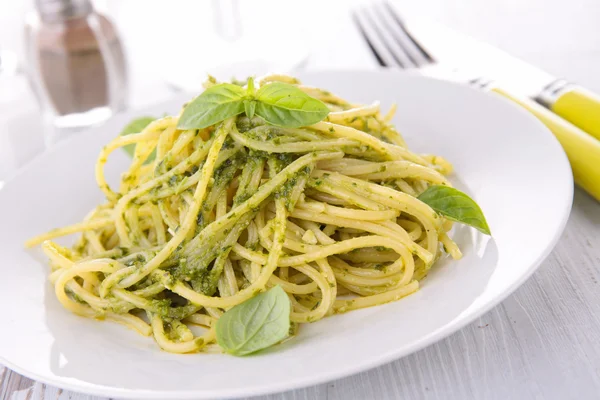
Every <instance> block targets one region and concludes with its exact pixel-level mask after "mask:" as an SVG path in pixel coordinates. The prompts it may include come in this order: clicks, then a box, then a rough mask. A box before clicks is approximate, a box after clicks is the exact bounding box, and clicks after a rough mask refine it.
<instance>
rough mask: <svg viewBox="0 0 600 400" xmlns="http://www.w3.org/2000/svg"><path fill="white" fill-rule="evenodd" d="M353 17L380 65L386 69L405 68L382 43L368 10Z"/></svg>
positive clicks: (360, 10)
mask: <svg viewBox="0 0 600 400" xmlns="http://www.w3.org/2000/svg"><path fill="white" fill-rule="evenodd" d="M352 17H353V19H354V22H355V23H356V25H357V27H358V29H359V30H360V32H361V34H362V36H363V38H364V39H365V41H366V42H367V44H368V45H369V47H370V48H371V51H372V52H373V54H374V55H375V57H376V58H377V61H379V63H380V64H381V65H382V66H384V67H400V68H403V66H402V65H401V64H400V63H399V62H398V61H397V60H396V58H395V57H394V56H393V55H392V53H391V52H390V50H389V49H388V47H387V46H386V45H385V42H383V41H382V39H381V37H380V36H379V34H378V33H377V31H376V30H375V28H374V27H373V23H372V22H371V20H370V19H369V18H368V17H367V15H366V10H365V9H364V8H362V7H361V8H359V9H358V10H357V11H355V12H353V13H352Z"/></svg>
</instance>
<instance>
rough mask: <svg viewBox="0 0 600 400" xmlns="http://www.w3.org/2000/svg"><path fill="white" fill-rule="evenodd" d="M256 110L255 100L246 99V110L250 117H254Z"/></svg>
mask: <svg viewBox="0 0 600 400" xmlns="http://www.w3.org/2000/svg"><path fill="white" fill-rule="evenodd" d="M255 110H256V101H255V100H244V111H245V112H246V116H247V117H248V118H252V117H254V111H255Z"/></svg>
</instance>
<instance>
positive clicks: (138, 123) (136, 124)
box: [119, 117, 156, 162]
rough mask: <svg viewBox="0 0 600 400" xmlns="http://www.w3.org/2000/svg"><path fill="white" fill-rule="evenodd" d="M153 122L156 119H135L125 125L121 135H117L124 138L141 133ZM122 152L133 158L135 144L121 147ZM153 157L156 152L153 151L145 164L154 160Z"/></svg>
mask: <svg viewBox="0 0 600 400" xmlns="http://www.w3.org/2000/svg"><path fill="white" fill-rule="evenodd" d="M155 120H156V118H154V117H139V118H136V119H134V120H133V121H131V122H130V123H128V124H127V125H125V128H123V130H122V131H121V133H120V134H119V135H121V136H124V135H130V134H132V133H140V132H141V131H143V130H144V128H145V127H147V126H148V125H150V123H151V122H153V121H155ZM123 150H125V152H127V154H129V155H130V156H131V157H133V154H134V153H135V144H128V145H127V146H123ZM155 157H156V150H155V151H153V152H152V153H150V155H149V156H148V158H147V159H146V162H150V161H152V160H154V158H155Z"/></svg>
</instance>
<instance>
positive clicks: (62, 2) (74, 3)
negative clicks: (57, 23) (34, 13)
mask: <svg viewBox="0 0 600 400" xmlns="http://www.w3.org/2000/svg"><path fill="white" fill-rule="evenodd" d="M35 7H36V9H37V10H38V12H39V13H40V15H41V16H42V17H56V18H58V19H66V18H73V17H79V16H83V15H87V14H89V13H91V12H92V10H93V6H92V3H91V1H90V0H35Z"/></svg>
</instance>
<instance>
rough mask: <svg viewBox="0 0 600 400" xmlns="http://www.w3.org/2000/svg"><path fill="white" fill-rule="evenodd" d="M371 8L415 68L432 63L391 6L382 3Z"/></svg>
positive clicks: (377, 3)
mask: <svg viewBox="0 0 600 400" xmlns="http://www.w3.org/2000/svg"><path fill="white" fill-rule="evenodd" d="M372 7H373V9H374V12H375V14H377V15H378V16H379V19H380V20H381V21H383V24H384V25H385V26H386V27H387V28H388V30H389V31H390V34H391V36H392V37H393V39H395V41H396V42H397V44H398V46H399V47H400V48H401V49H402V50H403V51H404V52H405V53H406V54H407V56H408V57H409V58H410V59H411V60H412V62H413V63H414V64H415V65H416V66H417V67H422V66H424V65H427V64H431V63H432V62H433V58H432V57H431V56H430V55H429V54H428V53H427V51H425V49H423V47H421V45H420V44H419V43H418V42H417V41H416V40H415V39H414V38H413V37H412V36H411V35H410V33H408V31H407V30H406V27H405V26H404V23H403V22H402V19H401V18H400V17H399V16H398V14H397V13H396V10H394V8H393V6H391V5H390V4H389V3H388V2H387V1H384V2H376V3H374V4H373V6H372Z"/></svg>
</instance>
